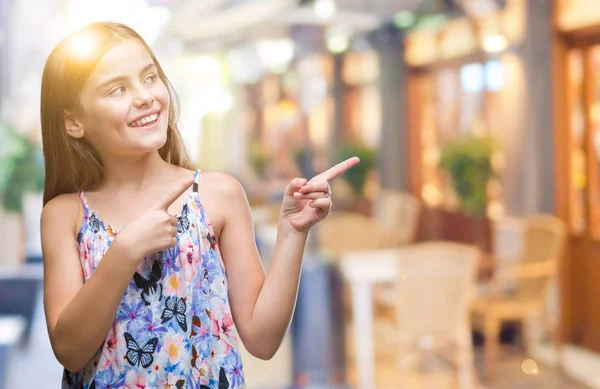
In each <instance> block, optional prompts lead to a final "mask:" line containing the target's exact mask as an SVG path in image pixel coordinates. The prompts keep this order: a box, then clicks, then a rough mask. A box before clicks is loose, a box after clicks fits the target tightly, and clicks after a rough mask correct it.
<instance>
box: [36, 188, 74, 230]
mask: <svg viewBox="0 0 600 389" xmlns="http://www.w3.org/2000/svg"><path fill="white" fill-rule="evenodd" d="M81 208H82V206H81V201H80V200H79V195H78V194H77V193H66V194H61V195H58V196H56V197H55V198H53V199H52V200H50V201H48V203H46V205H44V208H43V210H42V217H41V227H42V229H45V228H51V229H54V228H57V227H60V228H61V229H64V228H66V227H69V228H72V229H73V231H76V229H77V226H79V225H80V224H81V222H82V221H83V212H82V210H81Z"/></svg>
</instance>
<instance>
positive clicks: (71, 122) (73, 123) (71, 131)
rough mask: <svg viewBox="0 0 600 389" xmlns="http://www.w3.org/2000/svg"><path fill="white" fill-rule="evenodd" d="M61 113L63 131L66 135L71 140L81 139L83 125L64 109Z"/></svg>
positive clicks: (73, 114) (75, 116)
mask: <svg viewBox="0 0 600 389" xmlns="http://www.w3.org/2000/svg"><path fill="white" fill-rule="evenodd" d="M63 113H64V115H65V131H66V132H67V134H68V135H69V136H72V137H73V138H83V134H84V131H83V124H82V123H81V121H80V120H79V119H78V118H77V115H75V113H73V112H71V111H68V110H66V109H65V110H64V111H63Z"/></svg>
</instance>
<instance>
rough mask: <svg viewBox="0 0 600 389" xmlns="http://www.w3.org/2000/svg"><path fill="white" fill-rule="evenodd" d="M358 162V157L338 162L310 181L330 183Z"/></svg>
mask: <svg viewBox="0 0 600 389" xmlns="http://www.w3.org/2000/svg"><path fill="white" fill-rule="evenodd" d="M359 162H360V159H359V158H358V157H351V158H348V159H347V160H345V161H343V162H340V163H338V164H337V165H335V166H333V167H331V168H329V169H327V170H325V171H324V172H323V173H321V174H318V175H316V176H314V177H313V178H312V180H311V181H316V180H324V181H327V182H331V181H333V180H334V179H336V178H338V177H339V176H341V175H342V174H344V173H345V172H346V170H348V169H350V168H351V167H353V166H355V165H356V164H358V163H359Z"/></svg>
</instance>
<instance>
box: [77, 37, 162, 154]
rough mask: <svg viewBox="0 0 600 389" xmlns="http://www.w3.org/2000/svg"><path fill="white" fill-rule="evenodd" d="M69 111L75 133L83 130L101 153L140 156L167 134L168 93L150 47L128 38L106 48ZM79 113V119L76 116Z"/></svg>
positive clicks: (154, 147) (154, 148)
mask: <svg viewBox="0 0 600 389" xmlns="http://www.w3.org/2000/svg"><path fill="white" fill-rule="evenodd" d="M80 102H81V109H80V110H79V111H77V112H76V113H75V116H71V118H69V115H68V114H67V117H68V118H67V120H66V128H67V131H68V132H69V133H70V135H71V136H75V137H81V136H84V137H85V138H86V139H87V140H88V141H89V142H90V143H91V144H92V146H94V148H95V149H96V150H97V151H98V152H99V153H100V156H101V158H103V159H104V158H111V157H121V158H122V157H134V158H135V157H139V156H141V155H142V154H145V153H148V152H150V151H154V150H158V149H159V148H161V147H162V146H163V145H164V144H165V142H166V139H167V124H168V112H169V93H168V89H167V86H166V85H165V84H164V83H163V82H162V80H161V79H160V78H159V76H158V70H157V67H156V65H155V63H154V61H153V60H152V57H151V56H150V54H149V53H148V51H147V50H146V48H145V47H144V46H143V45H142V44H141V43H140V42H139V41H137V40H136V39H127V40H124V41H123V42H121V43H119V44H118V45H117V46H115V47H113V48H112V49H110V50H109V51H107V52H106V54H104V56H103V57H102V59H101V60H100V62H99V63H98V64H97V66H96V67H95V69H94V71H93V72H92V74H91V75H90V77H89V78H88V80H87V81H86V83H85V85H84V87H83V89H82V92H81V95H80ZM73 118H74V119H73Z"/></svg>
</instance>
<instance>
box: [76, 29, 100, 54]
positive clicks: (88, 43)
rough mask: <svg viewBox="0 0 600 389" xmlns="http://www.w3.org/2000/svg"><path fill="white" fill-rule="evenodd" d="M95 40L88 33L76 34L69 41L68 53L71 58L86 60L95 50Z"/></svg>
mask: <svg viewBox="0 0 600 389" xmlns="http://www.w3.org/2000/svg"><path fill="white" fill-rule="evenodd" d="M96 45H97V42H96V38H95V36H94V35H93V34H91V33H89V32H82V33H80V34H77V35H76V36H74V37H73V38H72V39H71V40H70V41H69V52H70V53H71V56H72V57H76V58H81V59H83V58H88V57H90V56H91V55H92V54H93V53H94V51H95V50H96Z"/></svg>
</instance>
